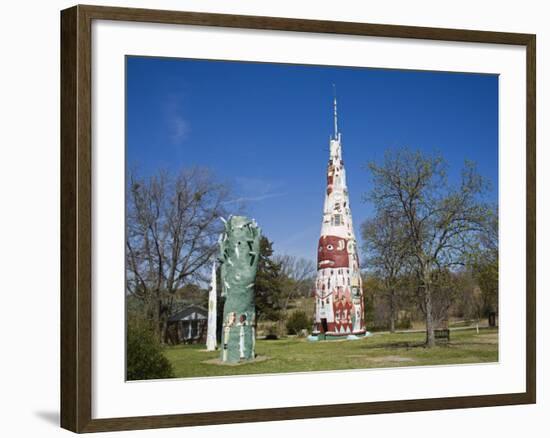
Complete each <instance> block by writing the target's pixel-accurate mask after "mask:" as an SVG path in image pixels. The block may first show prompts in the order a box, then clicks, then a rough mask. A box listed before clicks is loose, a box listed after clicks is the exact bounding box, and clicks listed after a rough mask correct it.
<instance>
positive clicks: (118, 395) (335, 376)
mask: <svg viewBox="0 0 550 438" xmlns="http://www.w3.org/2000/svg"><path fill="white" fill-rule="evenodd" d="M92 51H93V54H92V66H93V71H92V93H93V96H92V99H93V101H92V141H93V144H92V148H93V151H92V155H93V174H92V175H93V181H92V184H93V201H92V202H93V205H92V209H93V218H92V220H93V235H92V241H93V248H92V260H93V266H92V267H93V276H92V293H93V321H92V338H93V345H92V364H93V366H92V382H93V388H92V416H93V418H106V417H121V416H140V415H162V414H177V413H191V412H208V411H220V410H239V409H255V408H273V407H285V406H307V405H322V404H335V403H354V402H368V401H383V400H397V399H415V398H431V397H447V396H466V395H483V394H499V393H517V392H524V391H525V366H526V364H525V320H526V313H525V312H526V310H525V309H526V307H525V278H526V277H525V275H526V273H525V230H526V223H525V206H526V203H525V201H526V199H525V191H526V182H525V176H526V174H525V163H526V161H525V160H526V155H525V110H526V108H525V84H526V77H525V49H524V48H523V47H517V46H504V45H490V44H472V43H449V42H431V41H420V40H405V39H391V38H365V37H353V36H341V35H317V34H307V33H306V34H304V33H292V32H277V31H256V30H240V29H222V28H205V27H194V26H176V25H161V24H145V23H127V22H123V23H120V22H109V21H94V23H93V26H92ZM125 55H143V56H165V57H181V58H202V59H225V60H247V61H263V62H285V63H300V64H312V65H346V66H364V67H380V68H402V69H416V70H441V71H460V72H481V73H496V74H499V75H500V79H499V139H500V144H499V183H500V186H499V198H500V201H499V208H500V308H499V323H500V334H499V337H500V339H499V341H500V342H499V363H497V364H480V365H457V366H430V367H406V368H394V369H370V370H350V371H327V372H312V373H293V374H274V375H252V376H236V377H216V378H214V377H210V378H190V379H171V380H164V381H144V382H125V369H124V366H125V364H124V354H125V352H124V349H125V327H124V324H125V322H124V290H125V285H124V270H125V268H124V261H125V257H124V223H125V221H124V181H125V179H124V171H125V162H124V160H125V157H124V150H125V145H124V141H125V136H124V111H125V109H124V103H125V96H124V92H125V78H124V76H125ZM259 152H260V153H261V151H259Z"/></svg>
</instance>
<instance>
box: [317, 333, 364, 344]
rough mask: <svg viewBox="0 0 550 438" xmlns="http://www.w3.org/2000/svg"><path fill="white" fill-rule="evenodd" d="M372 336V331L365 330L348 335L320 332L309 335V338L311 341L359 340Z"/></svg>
mask: <svg viewBox="0 0 550 438" xmlns="http://www.w3.org/2000/svg"><path fill="white" fill-rule="evenodd" d="M369 336H372V333H371V332H365V333H363V334H360V335H347V336H334V335H325V334H324V333H319V334H316V335H309V336H308V337H307V340H308V341H310V342H317V341H357V340H359V339H363V338H368V337H369Z"/></svg>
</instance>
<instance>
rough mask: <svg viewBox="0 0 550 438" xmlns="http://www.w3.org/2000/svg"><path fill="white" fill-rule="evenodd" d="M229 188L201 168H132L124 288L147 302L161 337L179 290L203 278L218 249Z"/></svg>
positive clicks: (146, 309) (144, 305) (143, 301)
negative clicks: (149, 172)
mask: <svg viewBox="0 0 550 438" xmlns="http://www.w3.org/2000/svg"><path fill="white" fill-rule="evenodd" d="M228 197H229V190H228V189H227V187H226V186H225V185H223V184H220V183H218V182H216V181H215V180H214V179H213V177H212V175H211V174H210V173H209V172H208V171H207V170H206V169H202V168H191V169H183V170H181V171H180V172H178V173H176V174H171V173H169V172H166V171H160V172H159V173H158V174H156V175H153V176H150V177H141V176H138V175H136V174H135V173H134V174H130V175H129V177H128V186H127V194H126V288H127V292H128V294H130V295H132V296H133V297H135V298H137V299H138V300H139V301H140V302H141V303H143V308H144V309H145V311H146V312H147V317H148V318H149V319H150V320H152V321H153V323H154V327H155V329H156V330H157V331H158V334H159V337H160V339H161V341H162V342H164V341H165V336H166V328H167V321H168V318H169V316H170V315H171V313H172V311H173V306H174V298H175V295H176V292H177V291H178V290H179V289H180V288H182V287H183V286H184V285H185V284H187V283H188V282H190V281H197V280H198V281H200V280H202V279H203V278H202V274H203V268H204V267H205V265H206V264H207V263H208V262H209V261H210V260H211V258H212V257H213V256H214V255H215V253H216V251H217V244H216V242H217V239H218V236H219V234H220V232H221V228H222V223H221V221H220V220H219V217H220V216H224V215H226V213H227V212H226V210H225V208H224V203H226V202H227V200H228Z"/></svg>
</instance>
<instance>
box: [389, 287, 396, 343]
mask: <svg viewBox="0 0 550 438" xmlns="http://www.w3.org/2000/svg"><path fill="white" fill-rule="evenodd" d="M390 333H395V291H393V290H392V291H391V292H390Z"/></svg>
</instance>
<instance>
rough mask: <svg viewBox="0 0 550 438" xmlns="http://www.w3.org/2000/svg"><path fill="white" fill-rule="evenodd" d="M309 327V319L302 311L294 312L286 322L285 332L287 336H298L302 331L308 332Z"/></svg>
mask: <svg viewBox="0 0 550 438" xmlns="http://www.w3.org/2000/svg"><path fill="white" fill-rule="evenodd" d="M310 326H311V321H310V318H308V316H307V314H306V312H304V311H303V310H296V311H295V312H293V313H292V314H291V315H290V316H289V318H288V319H287V321H286V330H287V332H288V334H289V335H297V334H300V332H301V331H302V330H308V329H309V328H310Z"/></svg>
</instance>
